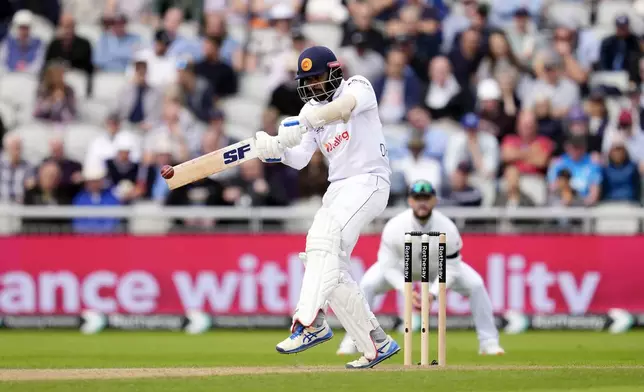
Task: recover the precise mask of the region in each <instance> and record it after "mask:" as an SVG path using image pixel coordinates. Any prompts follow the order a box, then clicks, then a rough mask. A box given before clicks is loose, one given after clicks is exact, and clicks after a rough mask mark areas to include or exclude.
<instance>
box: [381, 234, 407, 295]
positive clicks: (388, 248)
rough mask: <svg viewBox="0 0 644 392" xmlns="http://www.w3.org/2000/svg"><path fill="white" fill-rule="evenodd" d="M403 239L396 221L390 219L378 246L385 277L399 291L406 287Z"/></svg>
mask: <svg viewBox="0 0 644 392" xmlns="http://www.w3.org/2000/svg"><path fill="white" fill-rule="evenodd" d="M403 239H404V238H403V237H401V234H400V230H397V229H396V227H395V224H394V221H389V223H387V225H385V228H384V230H383V231H382V237H381V238H380V247H379V248H378V263H379V264H380V265H381V267H382V270H383V272H384V276H385V279H387V282H388V283H389V284H390V285H391V286H392V287H393V288H394V289H396V290H397V291H402V290H403V289H404V277H403V273H402V271H401V269H402V251H403V250H402V247H403ZM385 271H386V272H385Z"/></svg>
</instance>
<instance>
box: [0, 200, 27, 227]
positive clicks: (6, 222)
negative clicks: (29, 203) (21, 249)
mask: <svg viewBox="0 0 644 392" xmlns="http://www.w3.org/2000/svg"><path fill="white" fill-rule="evenodd" d="M11 208H13V206H12V205H11V204H9V203H0V235H10V234H14V233H19V232H20V228H21V226H22V221H21V220H20V218H15V217H13V216H10V215H9V213H8V211H10V209H11Z"/></svg>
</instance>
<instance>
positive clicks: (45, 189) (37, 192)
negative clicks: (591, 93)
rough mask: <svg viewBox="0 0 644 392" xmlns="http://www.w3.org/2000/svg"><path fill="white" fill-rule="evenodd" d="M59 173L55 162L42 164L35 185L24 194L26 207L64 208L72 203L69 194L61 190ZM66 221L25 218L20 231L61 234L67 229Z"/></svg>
mask: <svg viewBox="0 0 644 392" xmlns="http://www.w3.org/2000/svg"><path fill="white" fill-rule="evenodd" d="M60 182H61V172H60V168H59V167H58V165H56V163H55V162H44V163H43V164H42V165H40V168H39V169H38V179H37V181H36V185H35V186H34V187H33V188H31V189H29V190H27V191H26V192H25V202H24V204H25V205H27V206H64V205H69V204H71V202H72V199H71V198H70V195H69V193H67V192H65V191H64V190H63V189H62V188H61V184H60ZM69 223H70V222H69V220H68V219H60V218H35V219H34V218H25V219H23V220H22V229H23V231H25V232H27V233H34V232H39V233H43V232H45V233H46V232H61V231H66V229H68V228H67V227H66V226H67V225H69Z"/></svg>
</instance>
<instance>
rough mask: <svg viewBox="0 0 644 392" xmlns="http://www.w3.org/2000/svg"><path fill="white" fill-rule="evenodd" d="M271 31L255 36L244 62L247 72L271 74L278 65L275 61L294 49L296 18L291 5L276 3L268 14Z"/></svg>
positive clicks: (249, 45)
mask: <svg viewBox="0 0 644 392" xmlns="http://www.w3.org/2000/svg"><path fill="white" fill-rule="evenodd" d="M268 16H269V21H270V27H271V28H270V29H267V30H266V31H263V32H262V33H261V34H253V35H252V37H251V40H250V42H249V44H248V48H247V51H248V54H247V57H246V59H245V60H244V63H245V66H246V71H247V72H254V71H258V70H259V71H263V72H269V73H270V70H271V68H272V67H273V66H274V65H276V64H274V59H275V58H279V56H282V55H283V54H284V53H287V52H288V51H290V50H292V49H293V38H292V37H291V27H292V25H293V21H294V19H295V17H296V14H295V10H294V9H293V7H292V5H291V4H286V3H285V2H278V3H275V4H274V5H273V6H272V7H271V8H270V10H269V12H268Z"/></svg>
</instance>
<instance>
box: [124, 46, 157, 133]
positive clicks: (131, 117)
mask: <svg viewBox="0 0 644 392" xmlns="http://www.w3.org/2000/svg"><path fill="white" fill-rule="evenodd" d="M128 79H129V80H128V82H127V83H125V85H124V86H123V89H122V90H121V92H120V94H119V99H118V101H117V103H116V106H117V112H118V115H119V116H120V118H122V119H125V120H127V121H128V122H129V123H130V124H133V125H136V126H137V127H138V128H140V129H142V130H144V131H148V130H150V129H152V127H153V126H154V125H155V124H156V123H158V122H159V116H160V110H159V109H160V107H161V103H162V98H163V94H162V92H161V91H159V89H158V88H155V87H153V86H151V85H150V83H149V81H148V80H149V78H148V63H147V62H146V61H145V60H142V59H140V58H137V59H135V60H134V72H133V73H132V75H131V76H130V77H129V78H128Z"/></svg>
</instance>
